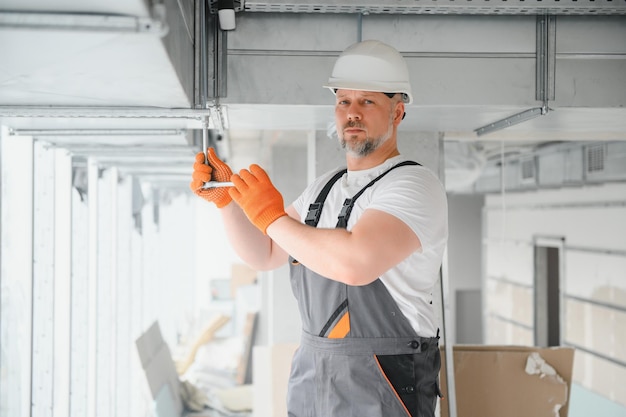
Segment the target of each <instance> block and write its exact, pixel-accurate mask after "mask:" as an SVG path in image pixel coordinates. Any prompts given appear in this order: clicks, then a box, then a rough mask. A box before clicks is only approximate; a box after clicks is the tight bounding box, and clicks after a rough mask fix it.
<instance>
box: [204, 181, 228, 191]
mask: <svg viewBox="0 0 626 417" xmlns="http://www.w3.org/2000/svg"><path fill="white" fill-rule="evenodd" d="M234 186H235V184H233V183H232V182H230V181H224V182H220V181H207V182H205V183H204V184H202V187H200V188H202V189H205V190H206V189H207V188H218V187H234Z"/></svg>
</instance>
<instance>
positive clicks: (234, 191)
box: [228, 164, 287, 234]
mask: <svg viewBox="0 0 626 417" xmlns="http://www.w3.org/2000/svg"><path fill="white" fill-rule="evenodd" d="M231 181H232V182H233V183H234V184H235V188H230V189H229V191H228V192H229V193H230V196H231V197H232V198H233V200H235V202H236V203H237V204H239V206H240V207H241V209H242V210H243V211H244V213H246V216H248V219H249V220H250V221H251V222H252V224H254V225H255V226H256V227H257V228H258V229H259V230H260V231H262V232H263V233H265V234H267V227H268V226H269V225H270V224H272V223H274V220H276V219H278V218H279V217H282V216H286V215H287V213H285V203H284V202H283V196H282V195H281V194H280V192H279V191H278V190H277V189H276V187H274V184H272V182H271V181H270V178H269V177H268V175H267V173H266V172H265V171H264V170H263V168H261V167H260V166H258V165H256V164H253V165H250V170H247V169H242V170H241V171H239V175H233V176H232V178H231Z"/></svg>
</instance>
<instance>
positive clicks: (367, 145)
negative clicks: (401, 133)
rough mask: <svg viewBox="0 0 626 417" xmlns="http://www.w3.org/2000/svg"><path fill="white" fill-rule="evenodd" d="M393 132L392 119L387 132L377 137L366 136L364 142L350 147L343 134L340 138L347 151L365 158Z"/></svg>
mask: <svg viewBox="0 0 626 417" xmlns="http://www.w3.org/2000/svg"><path fill="white" fill-rule="evenodd" d="M392 133H393V125H392V123H391V121H390V122H389V129H388V130H387V133H385V134H384V135H382V136H379V137H377V138H372V137H369V136H368V137H366V138H365V140H364V141H363V142H359V143H356V144H355V145H353V146H351V147H349V146H348V143H347V141H346V140H345V139H344V137H343V135H342V136H341V138H340V144H341V147H342V148H343V149H344V150H345V151H346V153H347V154H348V155H350V156H352V157H354V158H363V157H366V156H367V155H369V154H371V153H372V152H374V151H375V150H376V149H378V148H379V147H380V145H382V144H383V143H385V142H386V141H387V139H389V138H390V137H391V135H392Z"/></svg>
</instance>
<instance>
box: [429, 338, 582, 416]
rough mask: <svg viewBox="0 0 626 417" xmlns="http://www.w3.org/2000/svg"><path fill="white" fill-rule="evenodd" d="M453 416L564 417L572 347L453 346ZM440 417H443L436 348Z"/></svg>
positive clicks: (444, 386) (443, 373)
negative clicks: (454, 392) (454, 391)
mask: <svg viewBox="0 0 626 417" xmlns="http://www.w3.org/2000/svg"><path fill="white" fill-rule="evenodd" d="M453 356H454V378H455V388H456V410H457V417H567V414H568V405H569V397H570V388H571V382H572V368H573V363H574V349H572V348H564V347H555V348H537V347H524V346H483V345H480V346H478V345H476V346H474V345H458V346H453ZM441 362H442V363H441V377H440V378H441V391H442V393H443V395H444V398H443V399H442V400H441V402H440V410H441V417H448V415H449V407H448V401H447V399H446V398H445V396H446V395H447V383H446V368H445V349H444V347H442V348H441Z"/></svg>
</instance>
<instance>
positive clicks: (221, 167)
mask: <svg viewBox="0 0 626 417" xmlns="http://www.w3.org/2000/svg"><path fill="white" fill-rule="evenodd" d="M207 157H208V160H209V164H208V165H207V164H205V163H204V154H203V153H202V152H198V153H197V154H196V162H195V163H194V164H193V174H192V176H191V178H192V181H191V183H190V184H189V188H191V191H193V192H194V193H195V194H196V195H198V196H200V197H202V198H204V199H205V200H206V201H210V202H212V203H215V205H216V206H217V207H218V208H222V207H224V206H226V205H227V204H228V203H230V202H231V201H232V198H231V197H230V194H228V188H226V187H216V188H208V189H203V188H202V184H204V183H205V182H208V181H211V180H213V181H219V182H225V181H230V177H231V176H232V175H233V171H232V170H231V169H230V167H229V166H228V165H226V164H225V163H224V162H222V161H221V160H220V159H219V158H218V157H217V155H216V154H215V149H213V148H209V149H208V151H207Z"/></svg>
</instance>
